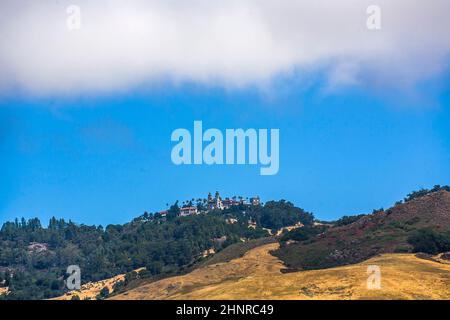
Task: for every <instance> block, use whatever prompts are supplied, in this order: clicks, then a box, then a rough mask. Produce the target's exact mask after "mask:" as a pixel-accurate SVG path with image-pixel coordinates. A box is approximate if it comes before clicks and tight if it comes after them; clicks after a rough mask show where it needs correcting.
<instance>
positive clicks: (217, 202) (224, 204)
mask: <svg viewBox="0 0 450 320" xmlns="http://www.w3.org/2000/svg"><path fill="white" fill-rule="evenodd" d="M238 199H239V200H236V197H233V198H231V199H230V198H225V199H223V200H222V198H221V197H220V194H219V191H216V194H215V195H214V197H213V196H212V194H211V192H210V193H209V194H208V202H207V209H208V210H215V209H218V210H223V209H228V208H230V207H231V206H237V205H240V204H250V205H253V206H257V205H259V204H260V203H261V201H260V199H259V196H256V197H252V198H250V199H249V203H248V202H247V200H246V199H244V198H242V197H239V198H238Z"/></svg>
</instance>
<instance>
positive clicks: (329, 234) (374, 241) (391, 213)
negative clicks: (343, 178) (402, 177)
mask: <svg viewBox="0 0 450 320" xmlns="http://www.w3.org/2000/svg"><path fill="white" fill-rule="evenodd" d="M423 229H431V230H434V231H436V232H439V233H448V232H450V192H448V191H445V190H439V191H436V192H431V193H429V194H426V195H422V196H420V197H415V198H413V199H411V200H409V201H407V202H405V203H401V204H397V205H395V206H394V207H392V208H391V209H389V210H385V211H378V212H375V213H374V214H371V215H366V216H362V217H361V218H360V219H358V220H357V221H355V222H353V223H350V224H348V225H344V226H338V227H333V228H329V229H328V230H327V231H326V232H324V233H322V234H320V235H319V236H317V237H315V238H313V239H309V240H308V241H303V242H295V243H290V244H287V243H286V244H284V245H282V247H281V248H280V249H278V250H276V251H275V252H274V254H275V255H276V256H277V257H278V258H279V259H281V260H282V261H283V262H284V263H285V264H286V265H287V266H288V267H290V268H292V269H294V270H308V269H322V268H330V267H334V266H340V265H346V264H353V263H358V262H361V261H364V260H366V259H369V258H371V257H373V256H375V255H377V254H381V253H401V252H412V251H413V248H412V246H411V244H410V243H408V238H409V237H410V236H411V235H413V234H414V233H415V232H417V230H423Z"/></svg>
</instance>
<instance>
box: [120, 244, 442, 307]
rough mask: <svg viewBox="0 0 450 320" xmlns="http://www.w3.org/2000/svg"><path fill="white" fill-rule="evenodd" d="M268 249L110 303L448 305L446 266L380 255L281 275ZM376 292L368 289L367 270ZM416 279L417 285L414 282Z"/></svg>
mask: <svg viewBox="0 0 450 320" xmlns="http://www.w3.org/2000/svg"><path fill="white" fill-rule="evenodd" d="M277 247H278V244H276V243H273V244H267V245H263V246H260V247H257V248H255V249H252V250H250V251H249V252H247V253H246V254H245V255H244V256H243V257H242V258H238V259H234V260H232V261H230V262H227V263H219V264H215V265H210V266H206V267H203V268H199V269H197V270H195V271H193V272H191V273H189V274H187V275H184V276H178V277H172V278H167V279H163V280H160V281H157V282H154V283H150V284H147V285H144V286H141V287H138V288H135V289H133V290H130V291H128V292H125V293H123V294H120V295H117V296H115V297H112V299H116V300H126V299H450V265H449V264H444V263H439V262H435V261H429V260H424V259H420V258H417V257H416V256H415V255H413V254H385V255H381V256H377V257H374V258H372V259H370V260H367V261H365V262H362V263H358V264H355V265H350V266H345V267H337V268H332V269H326V270H314V271H300V272H292V273H284V274H283V273H282V272H281V270H282V269H283V268H284V266H283V263H282V262H281V261H280V260H279V259H277V258H276V257H274V256H272V255H271V254H270V251H271V250H274V249H277ZM368 265H377V266H379V267H380V270H381V276H382V278H381V289H379V290H368V289H367V285H366V283H367V277H368V276H367V266H368ZM418 279H420V280H418Z"/></svg>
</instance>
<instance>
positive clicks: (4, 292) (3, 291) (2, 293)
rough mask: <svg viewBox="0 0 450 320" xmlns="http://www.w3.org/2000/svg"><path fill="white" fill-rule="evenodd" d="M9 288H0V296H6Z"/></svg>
mask: <svg viewBox="0 0 450 320" xmlns="http://www.w3.org/2000/svg"><path fill="white" fill-rule="evenodd" d="M8 292H9V288H8V287H2V288H0V296H1V295H4V294H8Z"/></svg>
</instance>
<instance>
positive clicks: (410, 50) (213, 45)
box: [0, 0, 450, 95]
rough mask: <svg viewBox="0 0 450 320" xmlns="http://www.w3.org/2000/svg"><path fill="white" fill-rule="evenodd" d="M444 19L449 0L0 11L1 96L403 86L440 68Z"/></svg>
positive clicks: (5, 6) (447, 47) (113, 4)
mask: <svg viewBox="0 0 450 320" xmlns="http://www.w3.org/2000/svg"><path fill="white" fill-rule="evenodd" d="M375 2H376V3H375ZM371 4H377V5H379V6H380V7H381V9H382V29H381V30H379V31H374V30H368V29H367V27H366V19H367V14H366V9H367V7H368V6H369V5H371ZM69 5H78V6H79V7H80V9H81V29H80V30H69V29H68V28H67V25H66V23H67V18H68V16H69V14H68V13H67V12H66V9H67V7H68V6H69ZM449 12H450V1H448V0H430V1H424V0H382V1H381V0H380V1H374V2H372V1H371V2H367V1H363V0H340V1H329V0H314V1H311V0H310V1H295V0H289V1H287V0H286V1H283V0H281V1H280V0H254V1H250V0H239V1H234V0H226V1H200V0H191V1H188V0H187V1H175V0H164V1H162V0H161V1H136V0H127V1H114V0H108V1H106V0H105V1H101V0H99V1H92V0H89V1H88V0H86V1H77V0H73V1H70V2H67V1H50V0H48V1H21V0H6V1H5V0H2V1H1V2H0V91H3V92H10V91H11V90H17V89H19V90H21V91H24V92H26V93H29V94H38V95H41V94H43V95H59V94H80V93H97V92H112V91H116V90H122V89H123V90H128V89H130V88H133V87H134V86H137V85H140V84H152V83H155V82H159V81H171V82H175V83H178V82H184V81H193V82H196V83H202V84H207V85H209V84H212V85H221V86H226V87H231V88H234V87H243V86H247V85H263V84H267V82H269V83H270V81H271V80H272V79H273V78H274V77H276V76H280V75H281V76H283V75H287V76H289V75H292V74H295V75H296V76H300V77H301V76H302V74H303V73H304V74H306V73H311V72H315V71H318V70H320V71H321V72H323V71H325V74H326V75H327V76H326V79H327V86H328V87H329V88H332V89H333V88H334V89H335V88H339V87H340V86H343V85H344V86H345V85H360V84H362V85H369V86H372V85H374V86H383V85H386V84H394V85H398V86H405V87H408V86H411V85H414V84H415V83H417V82H418V81H420V80H424V79H428V78H430V77H433V76H439V75H440V74H442V73H443V72H444V71H445V69H446V68H447V63H448V58H449V53H450V36H449V30H450V19H449V16H448V14H449Z"/></svg>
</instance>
